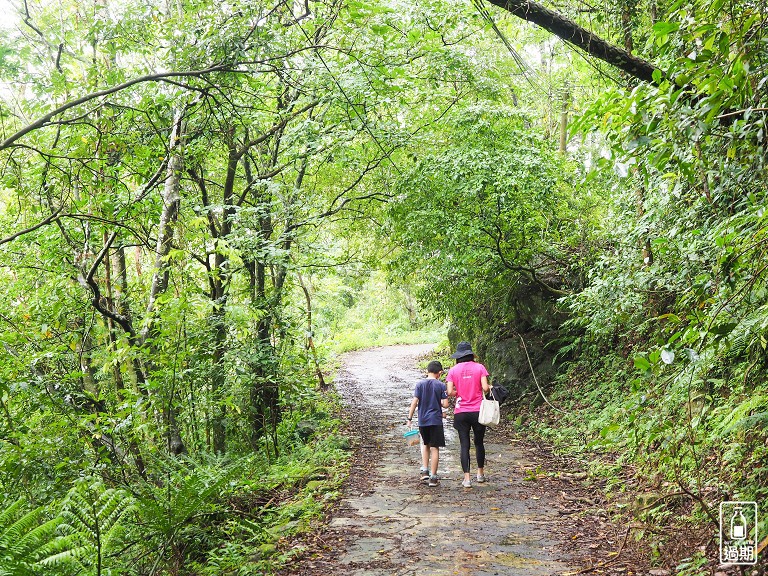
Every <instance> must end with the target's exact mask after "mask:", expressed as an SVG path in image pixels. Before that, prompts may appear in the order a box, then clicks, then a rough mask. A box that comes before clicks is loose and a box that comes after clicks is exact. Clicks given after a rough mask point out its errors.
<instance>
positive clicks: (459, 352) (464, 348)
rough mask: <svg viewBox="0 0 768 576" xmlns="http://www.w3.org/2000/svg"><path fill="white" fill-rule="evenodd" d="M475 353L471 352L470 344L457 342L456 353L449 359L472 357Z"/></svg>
mask: <svg viewBox="0 0 768 576" xmlns="http://www.w3.org/2000/svg"><path fill="white" fill-rule="evenodd" d="M474 355H475V353H474V352H472V344H470V343H469V342H459V343H458V344H457V345H456V352H454V353H453V354H451V358H456V359H459V358H464V357H465V356H474Z"/></svg>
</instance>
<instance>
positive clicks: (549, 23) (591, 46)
mask: <svg viewBox="0 0 768 576" xmlns="http://www.w3.org/2000/svg"><path fill="white" fill-rule="evenodd" d="M488 2H490V3H491V4H494V5H495V6H498V7H500V8H503V9H504V10H506V11H507V12H509V13H510V14H514V15H515V16H517V17H518V18H522V19H523V20H526V21H528V22H532V23H534V24H536V25H538V26H541V27H542V28H544V29H545V30H548V31H549V32H552V34H554V35H555V36H558V37H559V38H561V39H563V40H565V41H566V42H568V43H569V44H573V45H574V46H576V47H578V48H581V49H582V50H584V52H586V53H587V54H590V55H592V56H594V57H595V58H599V59H600V60H603V61H604V62H607V63H608V64H610V65H611V66H615V67H616V68H618V69H619V70H623V71H624V72H626V73H627V74H629V75H630V76H632V77H634V78H637V79H638V80H642V81H643V82H647V83H648V84H653V85H655V86H658V85H659V83H658V82H657V81H656V80H654V78H653V73H654V72H656V71H657V70H658V73H659V74H660V76H658V77H659V78H660V79H663V78H664V76H665V75H664V72H662V71H661V69H660V68H657V67H656V66H654V65H653V64H651V63H650V62H648V61H647V60H643V59H642V58H638V57H637V56H634V55H632V54H631V53H630V52H627V51H626V50H623V49H621V48H619V47H618V46H614V45H613V44H610V43H609V42H606V41H605V40H603V39H602V38H600V37H598V36H596V35H595V34H593V33H592V32H590V31H589V30H587V29H586V28H583V27H581V26H579V25H578V24H576V22H574V21H573V20H569V19H568V18H566V17H565V16H563V15H561V14H558V13H557V12H553V11H552V10H550V9H549V8H546V7H545V6H542V5H541V4H539V3H538V2H533V1H532V0H488Z"/></svg>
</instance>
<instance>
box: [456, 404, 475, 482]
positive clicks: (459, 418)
mask: <svg viewBox="0 0 768 576" xmlns="http://www.w3.org/2000/svg"><path fill="white" fill-rule="evenodd" d="M453 427H454V428H456V432H457V433H458V435H459V444H460V445H461V451H460V456H461V470H462V471H463V472H464V481H465V482H469V481H470V480H469V430H470V427H471V424H470V423H469V422H468V421H467V416H466V412H460V413H459V414H454V415H453Z"/></svg>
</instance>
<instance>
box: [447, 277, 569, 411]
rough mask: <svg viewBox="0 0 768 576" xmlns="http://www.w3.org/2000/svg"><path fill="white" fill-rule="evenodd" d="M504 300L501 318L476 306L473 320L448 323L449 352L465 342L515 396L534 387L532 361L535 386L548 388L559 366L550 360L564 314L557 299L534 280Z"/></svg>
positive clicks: (521, 394) (511, 396)
mask: <svg viewBox="0 0 768 576" xmlns="http://www.w3.org/2000/svg"><path fill="white" fill-rule="evenodd" d="M506 304H507V306H506V312H507V313H506V314H504V315H502V316H499V315H498V313H494V314H489V313H487V310H486V311H484V310H483V308H484V307H483V306H482V305H481V306H478V314H477V317H476V321H474V322H473V323H472V324H471V325H468V326H466V327H464V329H462V328H461V327H459V326H453V327H451V329H450V330H449V331H448V340H449V342H450V343H451V347H452V349H453V350H455V349H456V344H457V343H458V342H459V341H461V340H469V341H470V342H471V343H472V347H473V350H474V351H475V354H477V356H478V359H479V360H480V362H482V363H483V364H484V365H485V366H486V368H488V372H490V374H491V381H492V382H493V383H494V384H502V385H504V386H505V387H506V388H507V389H508V390H509V392H510V398H511V399H512V400H514V399H516V398H520V397H522V396H523V395H527V393H529V392H532V391H535V390H536V383H535V381H534V379H533V377H532V375H531V365H532V366H533V373H534V374H535V375H536V378H537V379H538V381H539V384H540V385H541V386H542V387H544V388H545V389H546V388H548V387H549V385H550V383H551V382H552V380H553V378H554V377H555V374H556V373H557V369H558V366H557V365H556V364H554V363H553V361H554V358H555V356H556V354H557V351H558V346H557V345H556V340H557V339H558V337H559V335H560V333H559V328H560V325H561V324H562V322H563V321H564V320H565V319H566V316H565V315H564V314H563V313H562V312H561V311H559V310H558V307H557V301H556V297H555V296H554V295H552V294H550V293H548V292H545V291H544V290H543V289H541V288H540V287H538V286H537V285H535V284H533V285H525V286H521V287H519V288H517V289H516V290H515V291H514V292H513V293H511V294H510V295H509V299H508V301H507V303H506ZM488 308H490V307H488ZM494 312H497V311H494ZM521 337H522V341H521ZM523 342H524V343H525V346H523ZM526 351H527V355H526ZM529 358H530V363H529Z"/></svg>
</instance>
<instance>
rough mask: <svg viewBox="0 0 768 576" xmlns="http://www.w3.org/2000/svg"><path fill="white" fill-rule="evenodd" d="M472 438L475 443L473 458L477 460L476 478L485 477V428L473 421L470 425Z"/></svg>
mask: <svg viewBox="0 0 768 576" xmlns="http://www.w3.org/2000/svg"><path fill="white" fill-rule="evenodd" d="M472 436H473V437H474V441H475V458H476V459H477V476H478V478H480V477H484V476H485V470H484V468H485V444H484V442H483V441H484V440H485V426H483V425H482V424H480V423H479V422H477V421H475V422H473V423H472Z"/></svg>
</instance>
